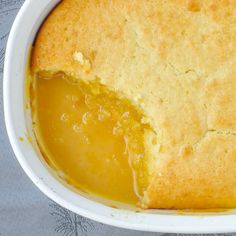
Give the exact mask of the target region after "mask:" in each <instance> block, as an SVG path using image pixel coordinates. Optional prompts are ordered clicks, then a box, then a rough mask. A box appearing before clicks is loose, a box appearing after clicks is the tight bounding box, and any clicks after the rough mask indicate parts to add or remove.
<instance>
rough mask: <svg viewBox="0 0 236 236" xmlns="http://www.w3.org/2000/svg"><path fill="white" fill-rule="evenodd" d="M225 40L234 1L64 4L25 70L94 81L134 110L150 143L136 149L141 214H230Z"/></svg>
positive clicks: (234, 125) (233, 97)
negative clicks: (141, 167) (145, 156)
mask: <svg viewBox="0 0 236 236" xmlns="http://www.w3.org/2000/svg"><path fill="white" fill-rule="evenodd" d="M235 42H236V1H235V0H209V1H205V0H169V1H164V0H153V1H151V0H150V1H140V0H112V1H108V0H64V1H62V3H61V4H59V5H58V7H57V8H56V10H54V11H53V12H52V13H51V14H50V16H49V17H48V19H47V20H46V21H45V23H44V24H43V27H42V28H41V30H40V32H39V35H38V37H37V40H36V43H35V47H34V50H33V56H32V69H33V71H34V72H36V71H38V70H49V71H58V70H59V71H65V72H66V73H68V74H72V75H75V76H77V77H80V78H82V79H84V80H93V79H95V78H99V79H100V82H101V83H103V84H105V85H107V86H108V87H109V88H110V89H112V90H115V91H117V92H118V93H119V94H121V95H123V96H125V97H127V98H129V99H130V100H131V101H132V102H133V103H134V104H135V105H137V106H139V107H140V108H141V109H142V110H143V112H144V114H145V115H146V120H148V122H149V123H150V124H151V126H152V127H153V129H154V130H155V132H156V138H157V144H158V148H157V145H156V144H155V145H152V144H150V142H148V141H147V143H146V148H147V150H148V153H149V154H150V156H151V157H152V158H150V159H149V162H150V163H149V166H150V170H149V171H150V173H151V176H152V181H151V183H150V186H149V187H148V189H147V191H146V194H145V197H144V200H143V204H144V205H145V206H147V207H152V208H209V207H210V208H216V207H231V206H236V183H235V181H236V171H235V168H236V163H235V159H236V150H235V147H236V139H235V136H234V134H235V133H236V108H235V107H236V92H235V91H236V73H235V72H236V71H235V66H236V44H235ZM81 54H82V55H81ZM147 140H148V138H147Z"/></svg>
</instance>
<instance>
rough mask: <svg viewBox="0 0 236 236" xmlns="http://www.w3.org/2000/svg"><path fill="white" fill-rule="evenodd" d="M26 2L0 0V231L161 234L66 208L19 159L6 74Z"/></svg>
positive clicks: (32, 234) (70, 234) (68, 234)
mask: <svg viewBox="0 0 236 236" xmlns="http://www.w3.org/2000/svg"><path fill="white" fill-rule="evenodd" d="M35 1H39V0H35ZM23 2H24V0H0V81H1V82H0V97H1V98H0V235H1V236H5V235H7V236H8V235H9V236H15V235H19V236H21V235H23V236H28V235H29V236H36V235H37V236H42V235H47V236H51V235H65V236H74V235H75V236H77V235H85V236H86V235H97V236H99V235H114V236H116V235H122V236H123V235H124V236H125V235H131V236H153V235H157V236H159V235H161V234H160V233H146V232H137V231H131V230H125V229H119V228H115V227H111V226H107V225H103V224H100V223H97V222H94V221H91V220H89V219H86V218H83V217H81V216H79V215H76V214H74V213H72V212H70V211H68V210H66V209H64V208H62V207H61V206H59V205H57V204H56V203H54V202H52V201H51V200H50V199H48V198H47V197H46V196H45V195H44V194H43V193H41V192H40V191H39V190H38V189H37V188H36V186H34V185H33V183H32V182H31V181H30V179H29V178H28V177H27V176H26V174H25V173H24V172H23V170H22V168H21V167H20V165H19V163H18V162H17V160H16V159H15V157H14V153H13V151H12V149H11V146H10V144H9V140H8V137H7V134H6V129H5V124H4V117H3V101H2V76H3V63H4V52H5V46H6V42H7V38H8V34H9V31H10V28H11V25H12V22H13V21H14V18H15V16H16V14H17V12H18V10H19V8H20V7H21V5H22V4H23ZM231 235H232V234H231Z"/></svg>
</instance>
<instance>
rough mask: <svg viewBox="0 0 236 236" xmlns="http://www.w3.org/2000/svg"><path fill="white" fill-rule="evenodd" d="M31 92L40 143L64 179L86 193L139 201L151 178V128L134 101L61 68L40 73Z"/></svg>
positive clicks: (44, 152) (130, 201)
mask: <svg viewBox="0 0 236 236" xmlns="http://www.w3.org/2000/svg"><path fill="white" fill-rule="evenodd" d="M31 93H32V95H33V96H32V108H33V120H34V128H35V134H36V137H37V140H38V143H39V146H40V147H41V149H42V151H43V154H44V157H45V159H46V161H47V162H48V164H49V165H50V166H51V167H53V168H54V169H55V170H58V171H59V173H60V177H61V178H63V179H64V180H65V181H67V182H68V183H69V184H71V185H72V186H74V187H76V188H78V189H81V190H84V191H86V192H89V193H94V194H98V195H100V196H103V197H106V198H109V199H112V200H116V201H120V202H126V203H132V204H135V203H137V202H138V200H139V199H140V198H141V197H142V196H143V191H144V187H145V185H146V180H147V176H146V164H145V150H144V144H143V134H144V132H145V129H149V127H148V126H147V125H145V124H142V123H141V116H140V114H139V113H138V111H137V110H136V109H135V108H134V107H133V106H132V105H131V104H130V102H129V101H127V100H126V99H119V98H118V97H117V96H116V95H115V93H113V92H110V91H108V90H107V89H106V88H105V87H104V86H102V85H100V84H99V83H98V82H96V81H94V82H89V83H85V82H83V81H81V80H76V79H74V78H72V77H69V76H66V75H65V74H64V73H62V72H59V73H56V74H49V73H45V72H41V73H38V74H37V75H36V78H35V80H34V81H33V89H32V91H31Z"/></svg>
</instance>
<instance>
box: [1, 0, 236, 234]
mask: <svg viewBox="0 0 236 236" xmlns="http://www.w3.org/2000/svg"><path fill="white" fill-rule="evenodd" d="M78 1H80V0H78ZM58 2H59V0H26V2H25V3H24V5H23V7H22V8H21V10H20V11H19V13H18V15H17V17H16V19H15V22H14V24H13V26H12V29H11V32H10V36H9V40H8V44H7V49H6V58H5V67H4V81H3V82H4V84H3V85H4V91H3V92H4V111H5V121H6V127H7V132H8V135H9V139H10V142H11V145H12V148H13V150H14V152H15V155H16V157H17V159H18V161H19V162H20V164H21V166H22V168H23V169H24V171H25V172H26V173H27V175H28V176H29V177H30V179H31V180H32V181H33V182H34V183H35V185H36V186H37V187H38V188H39V189H40V190H41V191H42V192H44V193H45V194H46V195H47V196H48V197H49V198H51V199H52V200H54V201H55V202H57V203H58V204H60V205H62V206H63V207H65V208H67V209H69V210H71V211H73V212H75V213H78V214H80V215H83V216H85V217H88V218H90V219H93V220H96V221H99V222H102V223H105V224H110V225H114V226H118V227H123V228H129V229H134V230H144V231H155V232H175V233H220V232H224V233H226V232H234V231H235V232H236V211H235V210H230V211H226V212H218V213H187V212H186V213H180V212H176V211H167V210H153V211H143V212H136V211H135V209H132V208H130V209H129V208H127V207H126V206H124V207H123V206H121V208H125V209H114V208H112V207H109V206H107V204H106V202H104V201H102V200H101V199H95V198H94V197H91V196H88V195H86V194H84V193H80V192H78V191H74V190H73V189H71V188H70V187H69V186H67V185H66V184H63V183H62V182H61V181H59V180H58V178H56V177H55V175H54V174H53V172H52V171H51V170H50V168H48V166H47V165H46V163H45V162H44V161H43V159H42V158H41V154H40V152H39V149H38V148H37V145H36V142H35V139H34V136H33V134H32V129H31V121H30V115H29V111H28V110H27V109H26V108H25V99H26V97H25V81H26V76H25V68H26V64H27V57H28V53H29V50H30V48H31V46H32V43H33V41H34V38H35V35H36V33H37V31H38V29H39V27H40V25H41V23H42V21H43V20H44V19H45V17H46V16H47V14H48V13H49V12H50V11H51V10H52V9H53V7H54V6H55V5H56V4H57V3H58ZM20 137H23V140H24V141H22V138H20ZM29 137H30V138H29ZM30 140H31V141H30ZM103 203H104V204H103ZM108 205H109V204H108Z"/></svg>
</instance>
